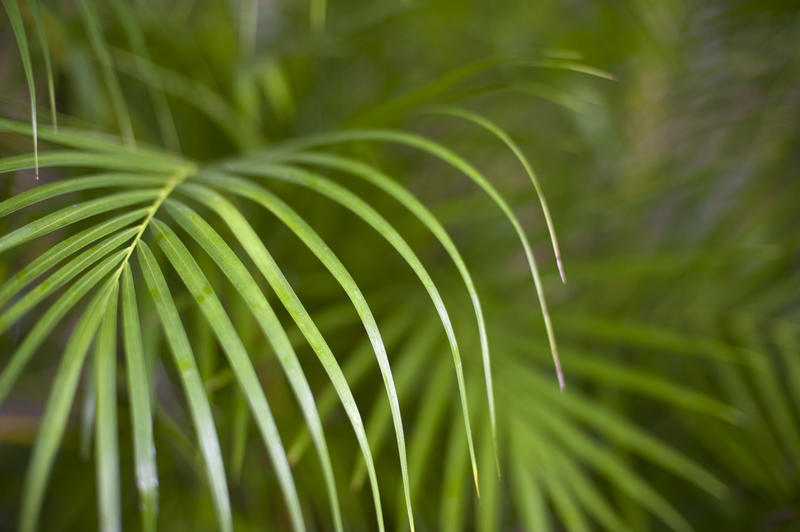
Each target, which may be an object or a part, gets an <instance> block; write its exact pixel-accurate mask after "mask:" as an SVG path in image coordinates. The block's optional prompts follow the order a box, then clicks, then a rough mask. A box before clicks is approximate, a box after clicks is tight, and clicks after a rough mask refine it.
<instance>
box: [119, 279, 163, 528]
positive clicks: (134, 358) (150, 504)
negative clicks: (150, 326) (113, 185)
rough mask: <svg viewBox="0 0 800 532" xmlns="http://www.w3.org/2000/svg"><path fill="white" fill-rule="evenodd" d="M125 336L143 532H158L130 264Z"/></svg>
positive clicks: (124, 307)
mask: <svg viewBox="0 0 800 532" xmlns="http://www.w3.org/2000/svg"><path fill="white" fill-rule="evenodd" d="M122 332H123V344H124V347H125V361H126V367H127V370H128V371H127V378H128V394H129V395H130V405H131V427H132V430H131V432H132V434H133V452H134V462H135V465H136V488H137V489H138V491H139V501H140V511H141V513H142V532H155V531H156V521H157V517H158V469H157V468H156V452H155V449H156V447H155V442H154V441H153V413H152V410H151V406H150V383H149V382H150V378H149V377H148V374H147V365H146V362H145V358H144V349H143V347H142V330H141V327H140V325H139V309H138V308H137V304H136V289H135V287H134V284H133V275H132V274H131V269H130V263H128V264H126V265H125V269H124V270H123V271H122Z"/></svg>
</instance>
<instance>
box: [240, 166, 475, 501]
mask: <svg viewBox="0 0 800 532" xmlns="http://www.w3.org/2000/svg"><path fill="white" fill-rule="evenodd" d="M231 166H232V167H233V169H235V170H239V171H244V172H247V173H249V174H253V175H257V176H261V177H272V178H275V179H282V180H285V181H289V182H291V183H296V184H298V185H302V186H305V187H307V188H310V189H311V190H314V191H315V192H319V193H320V194H323V195H325V196H327V197H329V198H330V199H332V200H334V201H335V202H337V203H339V204H340V205H342V206H343V207H345V208H346V209H348V210H350V211H351V212H353V213H354V214H355V215H356V216H358V217H359V218H361V219H362V220H364V221H365V222H366V223H367V224H369V225H370V226H372V227H373V228H374V229H375V230H376V231H378V233H380V235H381V236H382V237H383V238H385V239H386V241H387V242H389V244H391V246H392V247H393V248H394V249H395V250H396V251H397V252H398V253H399V254H400V256H401V257H403V260H405V261H406V263H407V264H408V265H409V266H410V267H411V269H412V270H413V271H414V273H415V274H416V275H417V277H418V278H419V280H420V282H421V283H422V285H423V286H424V287H425V290H426V291H427V292H428V295H429V296H430V298H431V300H432V301H433V305H434V307H435V308H436V312H437V313H438V315H439V320H440V321H441V322H442V327H443V328H444V331H445V334H446V335H447V341H448V343H449V345H450V352H451V353H452V356H453V364H454V366H455V370H456V379H457V381H458V391H459V396H460V398H461V408H462V413H463V417H464V427H465V430H466V433H467V442H468V443H469V454H470V461H471V464H472V477H473V480H474V481H475V490H476V491H477V492H478V494H479V496H480V489H479V488H478V467H477V464H476V460H475V450H474V446H473V443H472V429H471V427H470V421H469V407H468V404H467V392H466V386H465V384H464V371H463V368H462V361H461V354H460V352H459V349H458V342H457V341H456V335H455V331H454V330H453V326H452V323H451V322H450V316H449V314H448V312H447V308H446V307H445V304H444V301H443V300H442V297H441V295H440V294H439V290H438V288H437V287H436V284H435V283H434V282H433V279H431V276H430V274H429V273H428V271H427V269H426V268H425V266H423V265H422V262H421V261H420V260H419V257H417V254H416V253H414V251H413V250H412V249H411V246H409V245H408V242H406V240H405V239H404V238H403V237H402V236H401V235H400V233H398V232H397V230H396V229H395V228H394V227H393V226H392V225H391V224H390V223H389V222H388V221H387V220H386V219H385V218H384V217H383V216H381V215H380V214H379V213H378V212H377V211H376V210H375V209H373V208H372V207H370V206H369V205H368V204H367V203H366V202H365V201H364V200H362V199H361V198H359V197H358V196H356V195H355V194H353V193H352V192H350V191H349V190H347V189H346V188H344V187H342V186H340V185H338V184H337V183H335V182H333V181H331V180H329V179H326V178H324V177H322V176H320V175H317V174H313V173H311V172H307V171H304V170H300V169H297V168H292V167H290V166H279V165H270V164H247V163H241V164H236V163H233V164H232V165H231Z"/></svg>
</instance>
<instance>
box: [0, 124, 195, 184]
mask: <svg viewBox="0 0 800 532" xmlns="http://www.w3.org/2000/svg"><path fill="white" fill-rule="evenodd" d="M0 125H2V123H1V122H0ZM62 131H63V129H62ZM63 134H65V133H59V135H63ZM34 164H36V165H38V166H37V167H40V168H47V167H51V166H62V167H65V166H66V167H69V166H79V167H88V168H100V169H101V170H120V171H129V172H137V171H139V172H163V173H174V172H176V171H179V170H181V169H184V168H186V167H187V164H186V163H176V162H174V161H171V160H166V159H163V158H154V157H143V156H141V155H140V152H138V151H131V152H130V153H127V154H125V155H120V154H119V153H115V152H80V151H69V150H66V151H62V150H53V151H46V152H44V153H42V154H41V155H40V156H38V158H36V159H34V158H33V157H31V156H30V155H12V156H10V157H3V158H0V173H6V172H14V171H17V170H25V169H27V168H33V167H34Z"/></svg>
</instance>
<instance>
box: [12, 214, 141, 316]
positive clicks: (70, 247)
mask: <svg viewBox="0 0 800 532" xmlns="http://www.w3.org/2000/svg"><path fill="white" fill-rule="evenodd" d="M148 210H149V209H146V208H144V209H137V210H135V211H131V212H129V213H126V214H122V215H120V216H117V217H116V218H112V219H111V220H107V221H105V222H101V223H99V224H97V225H95V226H93V227H90V228H88V229H84V230H83V231H81V232H80V233H78V234H75V235H72V236H70V237H68V238H65V239H64V240H62V241H61V242H59V243H57V244H55V245H54V246H53V247H51V248H49V249H48V250H47V251H45V252H44V253H42V254H41V255H39V256H38V257H36V258H35V259H34V260H33V261H31V262H30V264H28V265H26V266H25V267H24V268H22V269H21V270H20V271H18V272H17V273H15V274H14V275H13V276H12V277H9V278H8V279H6V280H5V282H3V284H2V285H0V306H2V305H4V304H5V303H6V302H7V301H9V300H11V299H13V298H14V296H16V295H17V292H19V291H20V290H22V289H23V288H24V287H25V286H26V285H27V284H28V283H29V282H31V281H32V280H34V279H36V277H38V276H39V275H41V274H42V273H44V272H45V271H47V270H48V269H50V268H51V267H52V266H54V265H56V264H58V263H59V262H60V261H61V260H63V259H65V258H67V257H69V256H70V255H72V254H73V253H74V252H76V251H78V250H80V249H82V248H83V247H84V246H87V245H89V244H91V243H93V242H96V241H97V240H99V239H100V238H103V237H104V236H106V235H107V234H109V233H111V232H112V231H116V230H117V229H119V228H121V227H125V226H126V225H128V224H130V223H131V222H135V221H136V220H138V219H140V218H143V217H144V216H145V214H147V212H148Z"/></svg>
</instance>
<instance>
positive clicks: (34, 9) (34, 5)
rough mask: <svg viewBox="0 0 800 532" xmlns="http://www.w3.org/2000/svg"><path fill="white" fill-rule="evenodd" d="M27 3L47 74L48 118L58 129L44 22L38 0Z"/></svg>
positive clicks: (51, 70) (51, 66) (54, 93)
mask: <svg viewBox="0 0 800 532" xmlns="http://www.w3.org/2000/svg"><path fill="white" fill-rule="evenodd" d="M28 5H29V6H30V9H31V17H32V18H33V25H34V26H35V27H36V36H37V37H38V38H39V48H41V49H42V56H44V71H45V76H47V99H48V100H49V101H50V120H51V121H52V122H53V129H55V130H58V118H57V117H56V91H55V86H54V84H53V65H52V62H51V59H50V47H49V46H48V44H47V34H46V33H45V31H44V24H43V23H42V14H41V11H40V9H39V0H29V2H28Z"/></svg>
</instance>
